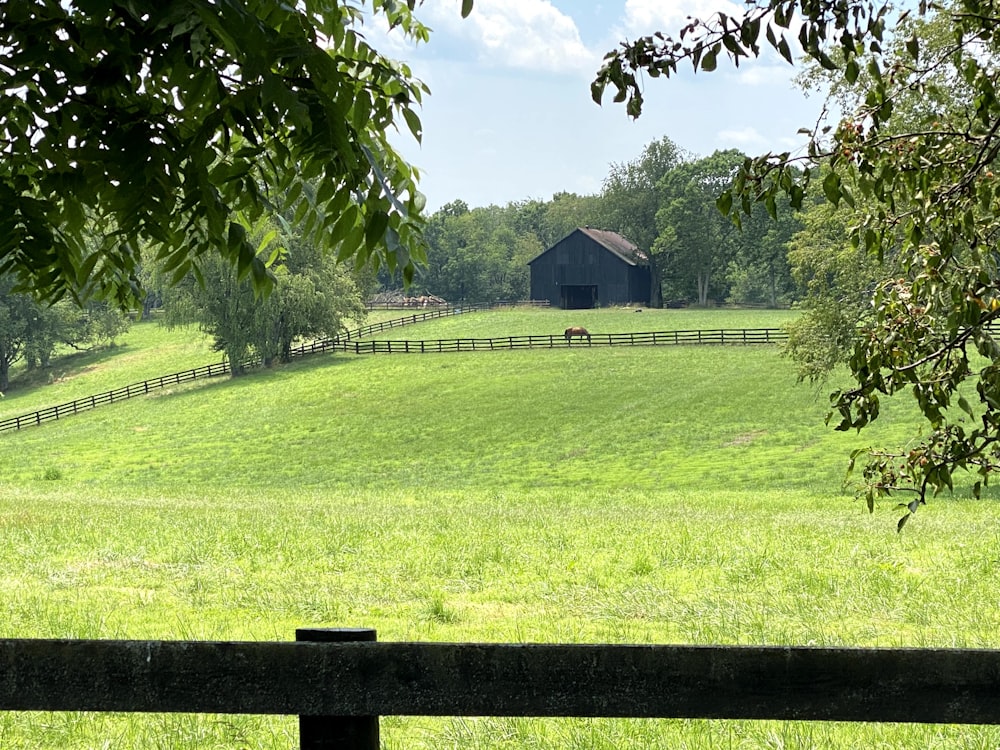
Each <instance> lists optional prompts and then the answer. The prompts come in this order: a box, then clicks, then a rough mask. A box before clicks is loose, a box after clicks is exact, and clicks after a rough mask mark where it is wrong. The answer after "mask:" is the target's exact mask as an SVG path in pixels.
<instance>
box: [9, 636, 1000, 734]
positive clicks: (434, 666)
mask: <svg viewBox="0 0 1000 750" xmlns="http://www.w3.org/2000/svg"><path fill="white" fill-rule="evenodd" d="M296 638H297V640H296V641H295V642H214V641H101V640H89V641H87V640H18V639H15V640H0V676H2V679H0V710H6V711H123V712H149V713H221V714H285V715H296V714H297V715H298V716H299V717H300V719H299V738H300V745H299V746H300V748H310V749H311V750H323V749H327V748H330V749H332V748H337V749H338V750H377V748H378V747H379V717H380V716H523V717H527V716H533V717H631V718H684V719H762V720H767V719H772V720H785V721H789V720H790V721H864V722H913V723H927V724H937V723H947V724H1000V700H997V696H998V695H1000V651H993V650H971V649H861V648H811V647H808V648H807V647H790V646H789V647H785V646H777V647H747V646H743V647H741V646H664V645H610V644H590V645H588V644H508V643H390V642H378V641H377V640H376V637H375V631H374V630H367V629H357V630H337V629H316V630H312V629H303V630H299V631H297V632H296Z"/></svg>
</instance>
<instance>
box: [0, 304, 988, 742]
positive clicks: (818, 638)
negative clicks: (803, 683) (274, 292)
mask: <svg viewBox="0 0 1000 750" xmlns="http://www.w3.org/2000/svg"><path fill="white" fill-rule="evenodd" d="M673 312H678V313H686V312H687V311H663V312H662V313H653V314H650V316H649V318H646V319H644V320H649V319H653V318H654V317H655V316H656V315H664V316H666V315H667V314H668V313H673ZM586 313H587V315H588V316H593V317H592V318H587V319H584V320H582V321H581V324H583V325H586V326H588V327H589V328H590V327H592V328H595V329H597V330H604V331H608V330H611V329H612V328H614V330H615V331H621V330H669V329H671V328H680V327H682V326H679V325H677V326H669V325H667V326H663V327H661V326H659V325H657V326H655V327H641V328H638V327H631V328H623V327H622V326H630V325H631V324H630V323H628V322H627V321H629V320H633V319H635V318H642V316H643V315H646V314H647V313H646V312H644V313H642V314H641V315H640V314H631V315H632V317H631V318H630V317H627V314H626V313H624V312H618V311H595V312H591V311H586ZM701 314H702V315H705V314H707V313H701ZM727 314H728V311H727ZM602 315H604V316H605V317H602ZM754 315H756V313H755V314H754ZM567 317H574V314H572V313H569V312H567V311H513V312H510V313H483V314H478V313H477V314H476V315H473V316H468V317H467V318H464V317H463V318H449V319H446V320H442V321H437V322H435V323H424V324H420V325H418V326H413V327H412V328H409V329H400V330H404V331H406V335H407V336H409V337H412V338H422V337H424V336H425V335H426V337H427V338H446V337H451V334H450V333H447V332H446V331H444V327H446V326H452V325H458V324H459V323H461V322H462V321H463V320H464V321H465V322H466V325H467V326H468V327H467V328H466V329H465V330H475V332H474V333H469V334H466V335H470V336H482V335H487V336H488V335H503V334H501V333H500V331H503V330H511V329H517V328H522V327H523V329H524V331H523V332H527V333H543V332H545V330H546V329H553V330H561V327H565V326H567V325H570V324H572V321H570V322H566V319H567ZM720 320H721V318H720ZM739 320H740V318H735V317H734V318H733V321H734V322H726V323H724V324H719V325H705V324H698V325H696V326H693V327H702V328H734V327H761V326H760V325H743V326H740V325H738V324H737V323H738V321H739ZM742 320H747V321H752V322H756V321H755V320H754V318H753V315H750V314H745V316H744V317H743V318H742ZM765 325H766V324H765ZM536 326H537V330H535V327H536ZM602 327H603V328H602ZM684 327H686V326H684ZM528 328H531V329H533V330H527V329H528ZM421 329H423V331H424V334H421ZM456 330H457V329H456ZM481 331H495V333H492V334H490V333H488V332H487V333H482V332H481ZM461 335H463V334H461V333H455V334H454V336H455V337H457V336H461ZM511 335H513V334H511ZM139 348H141V347H140V344H139V343H138V342H137V343H136V345H135V349H136V350H138V349H139ZM113 362H114V358H110V359H109V360H108V366H109V367H111V366H112V365H113ZM832 387H833V384H830V385H829V386H827V387H825V388H823V389H819V390H817V389H816V388H814V387H811V386H808V385H803V384H799V383H797V382H796V379H795V374H794V368H793V366H792V364H791V363H790V362H788V361H787V360H785V359H783V358H782V357H781V356H780V355H779V353H778V351H777V349H776V348H774V347H756V348H744V347H725V348H722V347H662V348H603V347H576V346H574V347H573V348H571V349H565V348H564V349H553V350H548V349H543V350H533V351H517V352H503V351H497V352H481V353H464V354H433V355H397V356H381V357H376V356H368V357H363V356H362V357H357V356H343V355H337V356H327V355H323V356H317V357H312V358H308V359H303V360H300V361H298V362H296V363H293V364H292V365H289V366H285V367H282V368H278V369H276V370H273V371H265V372H260V373H256V374H254V375H252V376H249V377H246V378H242V379H238V380H216V381H209V382H207V383H206V384H203V385H200V386H198V387H196V388H190V389H187V390H180V391H176V392H162V393H159V394H156V395H154V396H151V397H148V398H144V399H135V400H132V401H128V402H125V403H122V404H118V405H114V406H110V407H104V408H99V409H97V410H95V411H92V412H88V413H85V414H81V415H79V416H76V417H73V418H71V419H67V420H64V421H60V422H59V423H53V424H48V425H44V426H42V427H38V428H32V429H26V430H23V431H21V432H19V433H4V434H0V533H2V534H3V539H4V545H3V547H2V548H0V570H2V576H0V597H2V601H3V606H2V607H0V626H2V631H0V632H3V634H4V636H5V637H85V638H198V639H225V640H229V639H233V640H237V639H252V640H256V639H267V640H271V639H280V640H290V639H291V638H293V636H294V630H295V628H296V627H303V626H367V627H374V628H377V629H378V631H379V637H380V638H381V639H383V640H443V641H469V640H471V641H512V642H532V641H544V642H586V643H594V642H615V643H696V644H710V643H723V644H747V645H751V644H753V645H757V644H793V645H810V644H815V645H859V646H942V647H945V646H968V647H989V648H996V647H1000V635H998V634H1000V611H998V609H997V601H998V598H1000V596H998V595H1000V584H998V582H997V581H998V576H997V572H998V571H997V566H998V565H1000V533H998V529H1000V526H998V520H1000V519H998V513H997V509H996V506H995V501H994V500H991V499H986V500H983V501H973V500H971V499H970V498H969V497H968V496H967V494H968V493H967V491H966V490H965V489H963V488H962V487H959V488H957V490H956V495H955V496H954V497H945V498H938V499H936V500H934V501H933V502H932V503H931V504H930V505H929V506H928V507H926V508H924V509H921V511H920V513H919V514H918V515H917V516H916V517H915V518H914V519H913V521H912V522H911V523H910V525H908V526H907V528H906V530H905V532H904V533H903V534H902V535H897V534H896V533H895V521H896V519H897V517H898V513H899V512H898V511H896V510H894V508H893V507H892V505H893V504H892V503H887V504H885V505H884V506H881V507H879V508H877V510H876V513H875V514H872V515H870V514H869V513H868V512H867V510H866V509H864V507H863V506H862V504H860V503H859V502H858V501H856V500H855V499H854V498H853V496H852V494H851V492H850V491H849V489H847V488H844V487H843V486H842V480H843V478H844V469H845V468H846V463H847V455H848V452H849V451H850V450H851V449H852V448H853V447H856V446H858V445H866V444H869V443H878V442H879V441H890V442H898V441H900V440H905V439H906V437H907V435H909V434H910V432H911V431H912V430H913V429H914V428H915V427H916V426H917V424H918V423H917V420H916V418H915V414H914V413H913V410H912V409H911V408H910V407H909V405H907V404H903V403H900V404H891V405H888V407H887V408H886V410H885V412H886V413H885V419H884V421H883V420H880V422H883V423H882V424H880V425H878V427H877V429H876V430H873V431H872V433H871V434H867V433H865V434H862V435H860V436H859V435H844V434H839V433H835V432H833V431H832V430H830V429H829V428H827V427H825V426H824V424H823V416H824V415H825V412H826V404H827V399H826V395H825V394H826V392H827V391H828V390H830V389H831V388H832ZM42 390H44V388H43V389H42ZM33 398H39V399H43V398H44V397H43V396H39V395H38V394H36V395H35V396H34V397H33ZM382 727H383V730H382V732H383V746H384V747H386V748H442V747H443V748H520V747H533V748H553V749H554V748H566V747H569V748H649V747H662V748H673V747H691V748H715V747H724V748H729V747H739V748H757V747H762V748H778V747H789V748H790V747H831V748H839V747H857V748H869V747H892V748H897V747H898V748H904V747H941V748H945V747H969V748H972V747H977V748H978V747H995V746H996V745H997V744H998V742H1000V733H998V732H997V731H996V730H993V729H988V728H978V727H933V726H931V727H922V726H901V725H857V724H800V723H791V722H721V721H720V722H714V721H713V722H708V721H638V720H636V721H626V720H595V721H577V720H546V721H536V720H512V719H481V720H469V719H457V718H456V719H403V718H386V719H384V720H383V722H382ZM295 732H296V725H295V722H294V720H293V719H284V718H277V719H276V718H268V717H198V716H181V717H177V716H152V717H150V716H138V717H127V716H114V715H112V716H105V715H101V716H82V715H76V714H55V715H39V714H4V715H0V743H2V745H3V747H5V748H6V747H25V748H27V747H77V748H90V747H122V748H125V747H129V748H131V747H149V746H153V747H191V748H215V747H254V748H257V747H275V748H277V747H289V746H292V745H294V744H295V739H294V737H295Z"/></svg>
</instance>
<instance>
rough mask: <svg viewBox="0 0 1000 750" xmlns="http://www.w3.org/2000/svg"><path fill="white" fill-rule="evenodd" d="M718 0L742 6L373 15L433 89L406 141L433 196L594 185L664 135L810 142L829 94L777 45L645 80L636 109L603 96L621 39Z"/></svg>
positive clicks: (440, 200) (507, 6) (775, 145)
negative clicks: (748, 56) (417, 28)
mask: <svg viewBox="0 0 1000 750" xmlns="http://www.w3.org/2000/svg"><path fill="white" fill-rule="evenodd" d="M717 10H724V11H726V12H728V13H730V14H731V15H738V13H739V8H738V6H736V5H734V4H733V3H729V2H726V1H725V0H721V2H720V0H606V1H605V2H596V3H590V2H582V1H580V0H476V2H475V7H474V9H473V11H472V15H471V16H470V17H469V18H466V19H462V17H461V12H460V0H425V2H424V3H423V5H421V6H419V7H418V9H417V15H418V17H419V18H420V19H421V20H422V21H423V22H424V23H425V24H427V25H428V26H430V27H431V29H432V32H431V39H430V42H429V43H427V44H422V45H419V46H413V45H411V44H403V43H402V42H401V40H400V39H398V38H396V37H395V34H391V35H389V36H384V35H383V34H382V33H381V32H380V31H379V30H378V29H375V28H371V27H370V28H369V32H368V36H369V37H370V41H371V42H372V43H373V45H374V46H376V47H377V48H378V49H379V50H381V51H383V52H384V53H386V54H388V55H389V56H391V57H394V58H397V59H400V60H405V61H406V62H408V63H409V65H410V66H411V68H412V69H413V72H414V74H415V75H416V76H417V77H418V78H420V79H421V80H423V81H424V82H425V83H427V84H428V86H429V87H430V89H431V95H430V96H429V97H428V98H427V99H426V101H425V102H424V106H423V109H422V112H421V120H422V122H423V126H424V137H423V143H422V144H421V145H418V144H416V143H415V142H414V141H413V140H412V139H411V138H409V137H403V136H400V137H399V138H397V139H394V140H395V142H396V143H397V146H398V147H399V149H400V150H401V151H402V152H403V154H404V155H405V156H406V157H407V158H408V160H409V161H410V162H411V163H413V164H414V165H416V166H417V167H418V168H419V169H420V170H421V172H422V175H423V176H422V179H421V183H420V184H421V189H422V191H423V192H424V193H425V195H426V196H427V200H428V208H429V209H430V210H431V211H434V210H436V209H438V208H440V207H441V206H442V205H444V204H445V203H448V202H449V201H452V200H455V199H462V200H464V201H465V202H466V203H468V204H469V205H470V206H486V205H490V204H494V203H495V204H500V205H503V204H506V203H508V202H510V201H520V200H526V199H530V198H537V199H541V200H548V199H549V198H551V197H552V195H553V194H554V193H556V192H560V191H568V192H575V193H580V194H592V193H596V192H599V191H600V188H601V182H602V181H603V179H604V177H605V176H606V175H607V173H608V168H609V165H610V164H612V163H615V162H625V161H630V160H632V159H634V158H636V157H637V156H639V154H640V153H641V152H642V149H643V146H645V145H646V144H647V143H649V142H650V141H652V140H655V139H657V138H661V137H663V136H667V137H668V138H670V139H671V140H672V141H673V142H674V143H676V144H677V145H678V146H679V147H681V148H682V149H684V150H686V151H688V152H690V153H692V154H694V155H697V156H707V155H709V154H711V153H712V152H713V151H715V150H718V149H726V148H737V149H740V150H742V151H744V152H746V153H748V154H760V153H764V152H766V151H783V150H786V149H792V150H794V149H796V148H800V147H801V146H802V145H803V143H804V140H803V137H802V136H800V135H797V132H796V131H797V130H798V129H799V128H802V127H809V126H811V125H813V124H814V123H815V121H816V119H817V117H818V115H819V113H820V110H821V107H822V101H821V98H820V97H818V96H817V95H815V94H814V95H812V96H809V97H807V96H806V95H805V94H804V93H803V92H802V91H801V90H799V89H798V88H796V87H795V86H794V84H793V83H792V77H793V74H794V70H793V69H792V67H791V66H789V65H788V64H786V63H785V62H784V61H782V60H781V59H780V58H777V56H775V55H772V56H770V57H768V58H766V59H762V60H759V61H752V62H750V63H744V64H743V65H741V67H740V68H739V69H738V70H736V69H733V68H732V67H731V66H727V65H723V63H722V62H721V61H720V66H719V69H718V70H717V71H715V72H714V73H712V74H711V75H705V74H698V75H697V76H695V75H694V74H692V73H690V72H688V71H685V72H683V74H682V75H680V76H678V77H676V78H671V79H669V80H666V79H663V78H660V79H656V80H649V79H647V80H646V81H645V88H644V96H645V100H646V105H645V109H644V112H643V115H642V117H640V118H639V119H638V120H635V121H633V120H631V119H630V118H629V117H628V116H627V115H626V114H625V111H624V107H623V106H622V105H617V104H614V103H612V102H611V101H610V99H609V100H608V101H606V102H605V103H604V105H603V106H598V105H596V104H594V103H593V102H592V101H591V98H590V82H591V80H592V79H593V77H594V74H595V72H596V71H597V69H598V68H599V67H600V62H601V59H602V58H603V56H604V54H605V53H606V52H607V51H608V50H610V49H613V48H614V47H615V46H616V45H617V44H618V42H620V41H621V40H623V39H628V38H635V37H637V36H641V35H645V34H650V33H652V32H654V31H657V30H663V31H669V32H676V31H677V30H678V29H679V28H680V27H681V25H682V24H683V23H684V20H685V18H686V17H688V16H691V15H694V16H700V17H707V16H708V15H709V14H710V13H711V12H713V11H717Z"/></svg>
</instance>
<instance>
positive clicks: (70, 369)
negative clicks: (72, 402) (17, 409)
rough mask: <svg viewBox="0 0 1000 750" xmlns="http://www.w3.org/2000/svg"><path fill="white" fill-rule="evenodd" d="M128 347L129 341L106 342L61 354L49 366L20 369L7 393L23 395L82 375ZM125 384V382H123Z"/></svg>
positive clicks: (118, 354) (11, 380)
mask: <svg viewBox="0 0 1000 750" xmlns="http://www.w3.org/2000/svg"><path fill="white" fill-rule="evenodd" d="M128 349H129V345H128V343H120V344H118V343H114V344H106V345H104V346H101V347H95V348H93V349H86V350H84V351H76V352H70V353H69V354H63V355H60V356H59V357H58V358H57V359H56V360H54V361H53V362H52V363H51V364H50V365H49V366H48V367H43V368H40V369H36V370H26V369H19V370H18V372H17V374H15V375H14V376H13V377H12V378H11V379H10V387H9V388H8V390H7V391H6V394H7V395H9V396H23V395H27V394H29V393H32V392H33V391H36V390H40V389H42V388H45V387H46V386H49V385H53V384H55V383H58V382H59V381H61V380H64V379H66V378H73V377H76V376H77V375H82V374H83V373H85V372H87V371H88V370H91V369H93V368H94V367H97V366H98V365H102V364H105V363H106V362H108V361H109V360H112V359H114V358H115V357H118V356H120V355H121V353H122V352H123V351H128ZM123 385H125V384H124V383H123Z"/></svg>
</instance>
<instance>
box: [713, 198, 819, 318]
mask: <svg viewBox="0 0 1000 750" xmlns="http://www.w3.org/2000/svg"><path fill="white" fill-rule="evenodd" d="M801 225H802V222H801V220H800V218H799V216H798V215H797V214H796V213H794V212H791V211H789V210H788V208H787V204H786V205H785V206H784V207H783V210H779V211H778V216H777V218H776V219H774V220H772V219H771V218H770V217H768V216H767V213H766V212H765V211H763V210H762V209H761V207H760V206H757V207H755V210H754V211H753V213H752V214H751V215H750V216H746V217H743V220H742V230H741V231H740V232H739V233H738V234H737V235H736V237H735V238H734V241H735V242H734V244H735V248H734V254H733V256H732V257H731V258H730V259H729V261H728V263H727V266H726V271H725V275H726V282H727V283H728V285H729V299H730V301H732V302H735V303H737V304H748V303H750V304H765V305H767V306H769V307H779V306H781V305H787V304H789V303H790V302H792V301H793V300H794V299H795V298H796V286H795V282H794V280H793V278H792V271H791V267H790V266H789V260H788V251H789V243H790V241H791V239H792V236H793V235H794V234H795V233H796V231H798V230H799V229H800V228H801Z"/></svg>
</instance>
